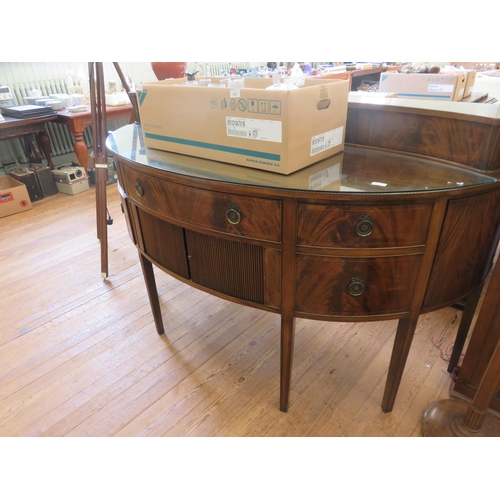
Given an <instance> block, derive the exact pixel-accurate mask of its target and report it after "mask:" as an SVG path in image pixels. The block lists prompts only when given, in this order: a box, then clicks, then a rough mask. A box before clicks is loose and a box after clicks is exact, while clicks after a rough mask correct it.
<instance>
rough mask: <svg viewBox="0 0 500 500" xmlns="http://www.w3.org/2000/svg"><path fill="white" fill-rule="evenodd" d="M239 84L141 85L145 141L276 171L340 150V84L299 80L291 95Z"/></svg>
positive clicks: (343, 88) (343, 99)
mask: <svg viewBox="0 0 500 500" xmlns="http://www.w3.org/2000/svg"><path fill="white" fill-rule="evenodd" d="M212 81H213V82H218V81H219V79H217V78H212ZM243 81H244V85H245V86H244V87H236V88H235V87H215V86H214V87H210V86H201V85H200V86H190V85H185V82H186V79H183V78H181V79H171V80H164V81H159V82H154V83H146V84H143V86H142V90H139V91H138V103H139V110H140V120H141V126H142V131H143V136H144V144H145V145H146V146H148V147H151V148H154V149H161V150H164V151H172V152H175V153H181V154H185V155H190V156H196V157H201V158H207V159H211V160H217V161H222V162H226V163H233V164H237V165H243V166H246V167H252V168H256V169H261V170H269V171H272V172H278V173H282V174H290V173H292V172H294V171H296V170H299V169H301V168H304V167H306V166H308V165H311V164H313V163H316V162H318V161H320V160H323V159H325V158H328V157H329V156H332V155H334V154H336V153H338V152H340V151H342V150H343V149H344V137H345V125H346V120H347V98H348V93H349V83H348V82H347V81H328V82H327V81H324V80H323V81H322V80H317V79H306V80H305V86H303V87H301V88H298V89H292V90H278V89H268V88H267V87H270V86H271V85H272V80H271V79H268V78H245V79H244V80H243Z"/></svg>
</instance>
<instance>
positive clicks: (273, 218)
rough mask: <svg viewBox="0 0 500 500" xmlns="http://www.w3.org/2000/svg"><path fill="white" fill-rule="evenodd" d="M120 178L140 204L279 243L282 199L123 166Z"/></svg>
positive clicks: (182, 218) (178, 217)
mask: <svg viewBox="0 0 500 500" xmlns="http://www.w3.org/2000/svg"><path fill="white" fill-rule="evenodd" d="M120 174H121V177H122V178H121V179H120V182H121V183H122V185H123V186H124V188H125V191H126V193H127V195H128V196H129V197H130V198H131V199H132V200H134V201H135V202H136V203H137V204H139V205H142V206H144V207H147V208H148V209H150V210H153V211H155V212H157V213H158V214H161V215H164V216H167V217H171V218H173V219H175V220H178V221H180V222H185V223H188V224H192V225H194V226H198V227H201V228H204V229H210V230H214V231H218V232H223V233H227V234H232V235H238V236H244V237H246V238H255V239H258V240H264V241H271V242H277V243H279V242H280V241H281V202H279V201H275V200H267V199H262V198H254V197H249V196H238V195H231V194H226V193H216V192H213V191H208V190H205V189H198V188H193V187H189V186H184V185H182V184H174V183H171V182H168V181H165V180H162V179H157V178H155V177H151V176H148V175H144V174H140V173H137V172H135V171H134V170H132V169H130V168H127V167H125V168H123V166H122V168H120Z"/></svg>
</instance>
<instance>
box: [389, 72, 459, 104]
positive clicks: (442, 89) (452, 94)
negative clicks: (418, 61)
mask: <svg viewBox="0 0 500 500" xmlns="http://www.w3.org/2000/svg"><path fill="white" fill-rule="evenodd" d="M466 80H467V77H466V74H465V72H461V73H444V74H440V73H393V72H387V73H383V74H382V75H381V76H380V83H379V91H380V92H397V94H398V97H402V98H405V97H409V98H413V99H436V100H437V99H439V100H443V101H459V100H460V99H463V97H464V91H465V84H466Z"/></svg>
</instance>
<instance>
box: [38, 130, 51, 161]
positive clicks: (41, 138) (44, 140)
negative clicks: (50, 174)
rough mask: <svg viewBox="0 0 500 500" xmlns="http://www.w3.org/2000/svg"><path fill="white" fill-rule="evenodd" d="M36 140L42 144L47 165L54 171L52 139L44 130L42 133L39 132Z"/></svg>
mask: <svg viewBox="0 0 500 500" xmlns="http://www.w3.org/2000/svg"><path fill="white" fill-rule="evenodd" d="M36 138H37V141H38V144H40V147H41V148H42V151H43V154H44V155H45V158H46V159H47V165H48V166H49V167H50V168H51V170H53V169H54V163H53V162H52V158H51V156H50V137H49V136H48V135H47V133H46V132H45V130H42V131H41V132H38V134H37V136H36Z"/></svg>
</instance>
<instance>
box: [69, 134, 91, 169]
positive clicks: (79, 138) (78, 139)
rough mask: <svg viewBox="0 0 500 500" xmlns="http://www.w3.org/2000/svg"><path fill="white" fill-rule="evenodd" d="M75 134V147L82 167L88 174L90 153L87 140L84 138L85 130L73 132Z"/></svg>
mask: <svg viewBox="0 0 500 500" xmlns="http://www.w3.org/2000/svg"><path fill="white" fill-rule="evenodd" d="M73 136H74V138H75V143H74V144H73V148H74V149H75V153H76V157H77V158H78V163H79V164H80V166H81V167H83V168H84V169H85V173H86V174H87V175H88V171H87V166H88V155H89V150H88V149H87V145H86V144H85V140H84V138H83V132H73Z"/></svg>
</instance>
